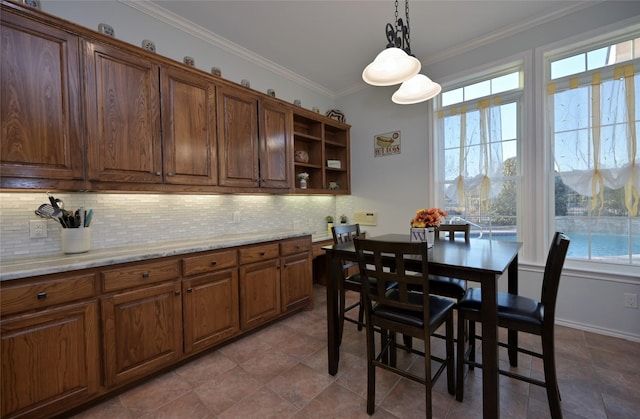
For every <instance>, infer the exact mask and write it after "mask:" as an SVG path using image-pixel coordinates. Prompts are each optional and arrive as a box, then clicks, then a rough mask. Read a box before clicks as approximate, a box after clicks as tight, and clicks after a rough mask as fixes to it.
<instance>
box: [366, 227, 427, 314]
mask: <svg viewBox="0 0 640 419" xmlns="http://www.w3.org/2000/svg"><path fill="white" fill-rule="evenodd" d="M354 243H355V248H356V253H357V255H358V264H359V266H360V277H361V278H362V283H364V284H368V283H370V284H373V283H375V288H374V287H363V289H364V296H365V304H368V305H369V307H370V304H371V303H372V302H376V303H378V304H382V305H385V306H390V307H396V308H399V309H403V310H410V311H414V312H423V314H424V321H425V324H429V320H428V316H429V280H428V275H429V270H428V262H427V242H387V241H379V240H371V239H367V240H363V239H355V240H354ZM390 266H391V267H392V268H391V269H389V267H390ZM393 282H395V283H397V285H396V287H395V288H393V290H392V291H390V292H387V289H388V287H387V284H389V283H393ZM417 293H422V295H421V296H420V297H422V298H416V296H417V295H419V294H417ZM410 296H411V298H410Z"/></svg>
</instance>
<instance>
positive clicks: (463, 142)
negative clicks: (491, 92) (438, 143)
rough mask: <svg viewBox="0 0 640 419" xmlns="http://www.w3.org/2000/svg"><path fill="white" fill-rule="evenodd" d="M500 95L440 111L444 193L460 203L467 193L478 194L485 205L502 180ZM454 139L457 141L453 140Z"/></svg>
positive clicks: (463, 201)
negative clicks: (443, 146) (443, 149)
mask: <svg viewBox="0 0 640 419" xmlns="http://www.w3.org/2000/svg"><path fill="white" fill-rule="evenodd" d="M500 109H501V108H500V99H499V98H498V97H494V98H492V99H482V100H480V101H478V102H477V104H476V105H475V106H474V107H473V109H467V105H463V106H461V107H460V108H453V109H450V110H448V111H446V112H440V113H439V117H440V118H444V124H443V126H444V131H445V132H444V138H445V143H446V144H445V162H444V163H445V164H444V166H445V182H446V183H447V186H445V194H446V195H447V196H448V197H449V198H450V199H451V200H452V201H454V202H457V204H458V205H459V206H463V205H464V203H465V196H466V195H477V196H479V197H480V201H481V204H482V206H483V207H484V208H485V209H488V207H489V203H490V200H491V198H493V197H495V196H496V195H498V194H499V193H500V191H501V190H502V185H503V183H504V177H503V159H502V142H501V141H502V121H501V112H500ZM456 140H457V144H456V143H455V141H456Z"/></svg>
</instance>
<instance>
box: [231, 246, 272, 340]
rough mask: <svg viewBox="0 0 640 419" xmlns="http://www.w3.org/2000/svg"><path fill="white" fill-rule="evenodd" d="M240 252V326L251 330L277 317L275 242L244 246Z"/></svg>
mask: <svg viewBox="0 0 640 419" xmlns="http://www.w3.org/2000/svg"><path fill="white" fill-rule="evenodd" d="M239 252H240V269H239V273H240V326H241V327H242V329H243V330H247V329H251V328H253V327H256V326H259V325H261V324H264V323H266V322H267V321H269V320H271V319H273V318H275V317H277V316H278V315H279V314H280V312H281V307H280V259H279V247H278V243H268V244H260V245H257V246H246V247H242V248H240V250H239Z"/></svg>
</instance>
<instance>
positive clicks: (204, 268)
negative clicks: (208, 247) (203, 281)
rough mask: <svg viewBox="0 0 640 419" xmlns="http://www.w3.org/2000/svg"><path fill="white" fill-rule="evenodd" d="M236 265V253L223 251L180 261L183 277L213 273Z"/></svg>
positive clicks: (234, 251)
mask: <svg viewBox="0 0 640 419" xmlns="http://www.w3.org/2000/svg"><path fill="white" fill-rule="evenodd" d="M237 264H238V252H237V251H236V250H235V249H234V250H225V251H220V252H212V253H207V254H204V255H200V256H192V257H188V258H184V259H182V274H183V275H184V276H189V275H196V274H201V273H205V272H213V271H217V270H220V269H226V268H233V267H234V266H236V265H237Z"/></svg>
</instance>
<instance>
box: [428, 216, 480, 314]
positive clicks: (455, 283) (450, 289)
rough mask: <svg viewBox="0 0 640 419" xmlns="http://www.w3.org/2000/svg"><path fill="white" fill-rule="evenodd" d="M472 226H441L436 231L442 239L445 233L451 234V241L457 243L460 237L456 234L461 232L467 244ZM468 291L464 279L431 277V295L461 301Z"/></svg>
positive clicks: (440, 276)
mask: <svg viewBox="0 0 640 419" xmlns="http://www.w3.org/2000/svg"><path fill="white" fill-rule="evenodd" d="M470 230H471V226H470V225H469V224H468V223H467V224H440V226H439V227H438V229H437V230H436V235H437V237H438V238H442V234H443V233H449V240H450V241H455V240H456V239H457V238H458V237H457V236H456V232H461V233H462V235H461V236H462V237H463V238H464V241H465V243H469V241H470V238H469V236H470ZM466 290H467V281H465V280H464V279H458V278H452V277H448V276H442V275H430V276H429V291H430V292H431V294H435V295H440V296H443V297H449V298H453V299H455V300H456V301H458V300H460V299H461V298H462V297H463V296H464V293H465V291H466Z"/></svg>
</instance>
